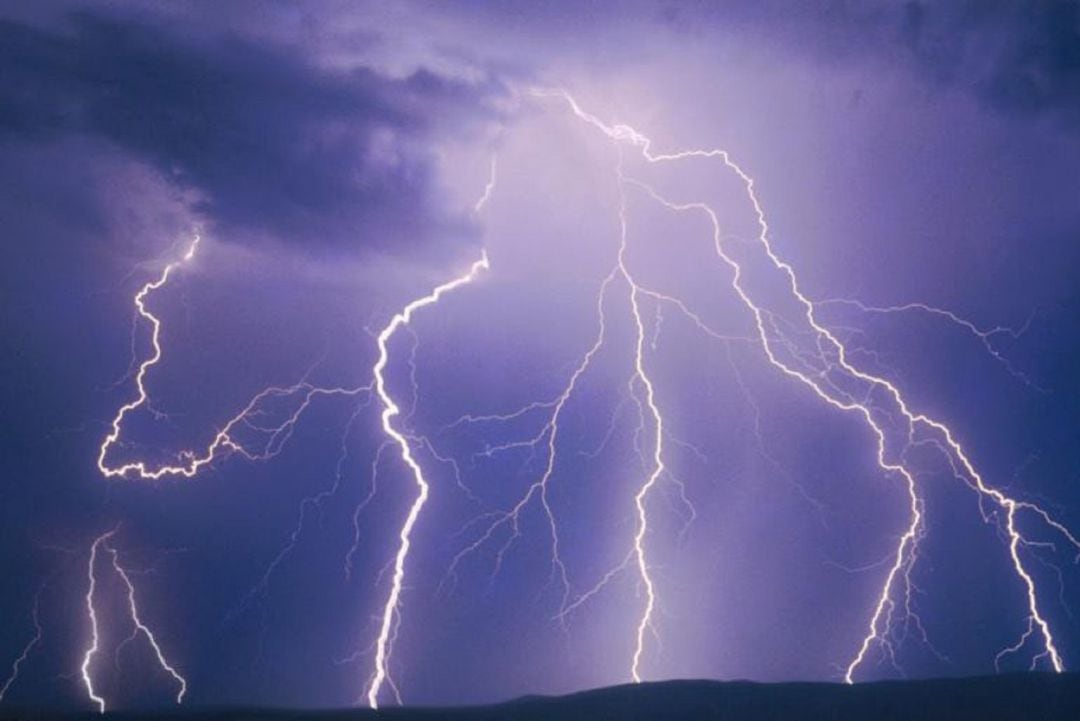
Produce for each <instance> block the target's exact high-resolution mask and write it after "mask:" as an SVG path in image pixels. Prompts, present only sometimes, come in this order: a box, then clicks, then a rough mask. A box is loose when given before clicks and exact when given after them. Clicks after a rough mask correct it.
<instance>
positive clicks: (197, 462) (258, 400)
mask: <svg viewBox="0 0 1080 721" xmlns="http://www.w3.org/2000/svg"><path fill="white" fill-rule="evenodd" d="M200 242H201V238H200V236H198V235H196V236H195V239H194V240H193V241H192V242H191V245H190V246H189V247H188V249H187V252H186V253H185V254H184V256H183V258H182V259H181V260H178V261H173V262H172V263H169V264H168V265H166V266H165V269H164V270H162V271H161V274H160V275H159V276H158V277H157V279H156V280H152V281H150V282H148V283H146V284H145V285H143V286H142V288H140V289H139V291H138V292H137V293H136V294H135V308H136V311H137V313H138V317H141V318H143V319H144V320H146V321H147V322H148V323H149V324H150V330H151V332H150V343H151V347H152V348H153V352H152V353H151V354H150V355H149V357H147V358H146V359H144V360H143V361H142V362H141V363H139V366H138V370H137V371H136V373H135V388H136V391H137V392H136V395H135V398H134V399H133V400H131V401H128V402H127V403H125V404H123V405H122V406H120V408H119V409H118V410H117V412H116V415H115V416H114V417H113V420H112V423H111V427H110V430H109V433H108V434H107V435H106V436H105V438H104V440H102V442H101V446H100V448H99V449H98V458H97V467H98V471H99V472H100V473H101V474H102V475H103V476H105V477H106V478H130V477H135V478H140V479H146V480H154V479H159V478H163V477H167V476H182V477H186V478H192V477H194V476H195V475H196V474H198V473H199V471H200V470H201V469H202V468H203V467H205V466H208V465H209V464H211V463H213V462H214V461H215V460H217V459H218V458H220V457H221V456H222V455H223V454H229V453H236V454H239V455H241V456H243V457H244V458H247V459H248V460H253V461H254V460H266V459H268V458H271V457H273V456H275V455H277V453H278V452H280V450H281V448H282V446H283V445H284V444H285V442H286V441H287V440H288V439H289V438H290V436H291V435H292V432H293V430H294V429H295V427H296V424H297V422H298V421H299V419H300V417H301V415H303V413H304V411H306V410H307V409H308V408H309V407H310V405H311V402H312V401H313V400H314V399H315V398H316V397H318V396H337V395H358V394H361V393H365V392H368V391H370V386H361V387H357V388H341V387H335V388H321V387H317V386H314V385H312V384H310V383H308V382H307V381H306V380H302V381H300V382H299V383H296V384H294V385H292V386H287V387H276V386H275V387H270V388H266V389H264V390H262V391H260V392H259V393H257V394H255V395H254V396H253V397H252V399H251V401H249V402H248V404H247V405H246V406H244V408H243V409H241V411H240V412H239V413H237V414H236V415H235V416H233V417H232V418H230V419H229V420H228V422H226V423H225V425H224V426H222V428H221V430H219V431H218V432H217V433H216V434H215V435H214V437H213V439H212V440H211V442H210V443H209V444H208V445H207V446H206V448H205V449H203V450H202V451H190V450H186V451H182V452H181V453H179V454H178V459H179V461H180V462H179V463H175V464H161V465H158V466H153V465H151V464H150V463H149V462H147V461H144V460H136V461H127V462H123V463H120V464H119V465H110V463H109V460H108V459H109V452H110V450H111V449H112V448H113V447H114V446H115V445H116V444H117V443H119V441H120V435H121V429H122V426H123V423H124V419H125V418H126V417H127V416H128V414H130V413H131V412H133V411H135V410H137V409H139V408H141V407H146V406H147V405H148V403H149V398H150V396H149V392H148V391H147V389H146V376H147V374H148V373H149V372H150V370H151V369H152V368H153V367H154V366H156V365H157V364H158V363H159V362H160V361H161V358H162V355H163V351H162V345H161V328H162V322H161V319H160V318H158V317H157V316H156V315H154V314H153V313H152V312H151V311H150V310H149V309H148V308H147V306H146V303H147V299H148V298H149V296H150V294H151V293H152V292H153V291H156V290H159V289H161V288H162V287H164V286H165V285H166V284H167V283H168V282H169V278H170V277H171V276H172V274H173V273H174V272H176V270H177V269H178V268H179V267H180V266H182V265H183V264H185V263H188V262H190V261H191V260H192V259H193V258H194V257H195V253H196V251H197V250H198V248H199V244H200ZM283 397H284V398H299V399H300V400H299V403H298V404H297V405H296V407H295V409H294V410H293V412H292V413H289V414H287V415H286V417H285V418H284V420H282V421H280V422H278V423H274V424H271V425H262V423H261V421H260V420H259V419H260V417H261V415H263V412H262V411H261V410H260V408H261V404H263V403H264V402H265V401H267V400H270V399H276V398H283ZM241 434H243V435H246V436H254V437H255V438H254V440H251V439H249V440H247V441H246V442H242V441H240V440H238V438H239V436H240V435H241Z"/></svg>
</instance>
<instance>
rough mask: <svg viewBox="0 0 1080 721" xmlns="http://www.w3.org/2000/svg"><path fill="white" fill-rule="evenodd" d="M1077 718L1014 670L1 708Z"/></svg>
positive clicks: (462, 715) (775, 718)
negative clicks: (415, 700) (218, 704)
mask: <svg viewBox="0 0 1080 721" xmlns="http://www.w3.org/2000/svg"><path fill="white" fill-rule="evenodd" d="M101 718H105V719H108V720H110V721H143V720H144V719H155V720H158V719H159V720H164V721H301V720H306V719H313V720H317V721H374V720H376V719H391V720H394V721H412V720H413V719H416V720H418V721H434V720H435V719H438V720H439V721H444V720H445V721H646V720H649V721H653V720H655V721H676V720H678V721H683V720H684V719H685V720H690V719H693V720H694V721H697V720H698V719H713V720H716V721H721V720H722V721H796V720H798V721H802V720H804V719H805V720H806V721H832V720H840V719H843V720H844V721H848V720H850V719H858V720H863V719H865V720H866V721H901V720H903V721H931V720H932V721H938V720H940V721H946V720H947V721H968V720H970V721H998V720H1001V721H1005V720H1008V721H1026V720H1028V719H1031V720H1035V719H1040V720H1041V719H1054V720H1060V721H1080V674H1062V675H1056V674H1013V675H1003V676H991V677H980V678H966V679H936V680H927V681H889V682H880V683H864V684H858V685H856V686H843V685H839V684H826V683H783V684H759V683H749V682H745V681H734V682H719V681H666V682H661V683H645V684H640V685H627V686H615V687H611V688H604V689H598V690H595V691H585V692H582V693H577V694H572V695H569V696H559V697H539V696H534V697H527V698H522V699H517V700H515V701H509V702H507V703H502V704H497V705H494V706H481V707H461V708H450V709H434V708H408V709H387V710H385V711H380V712H373V711H369V710H366V709H354V710H345V711H304V710H263V709H239V708H233V709H185V710H173V711H148V712H138V711H127V712H117V713H109V714H106V715H105V716H104V717H101V716H98V715H97V714H91V713H76V714H72V713H55V712H49V711H42V710H33V709H18V708H5V709H0V719H2V720H3V721H8V720H12V721H14V720H16V719H17V720H18V721H84V720H86V721H88V720H89V719H101Z"/></svg>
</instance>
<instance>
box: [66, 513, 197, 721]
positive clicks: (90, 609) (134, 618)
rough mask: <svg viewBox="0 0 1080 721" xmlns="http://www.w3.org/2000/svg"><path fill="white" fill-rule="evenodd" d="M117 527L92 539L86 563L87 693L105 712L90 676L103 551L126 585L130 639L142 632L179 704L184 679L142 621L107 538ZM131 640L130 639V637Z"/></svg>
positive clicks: (127, 578) (84, 667) (84, 668)
mask: <svg viewBox="0 0 1080 721" xmlns="http://www.w3.org/2000/svg"><path fill="white" fill-rule="evenodd" d="M118 530H119V527H114V528H113V529H111V530H109V531H106V532H105V533H102V534H101V535H100V536H98V537H97V538H95V539H94V542H93V543H92V544H91V545H90V558H89V561H88V562H87V566H86V576H87V589H86V613H87V617H88V619H89V622H90V644H89V646H87V648H86V651H85V653H84V654H83V662H82V666H81V667H80V671H81V673H82V680H83V685H84V686H85V687H86V694H87V696H88V697H89V699H90V701H91V702H92V703H93V704H95V705H96V706H97V708H98V711H100V712H101V713H105V710H106V704H105V698H104V697H103V696H101V695H100V694H99V693H98V692H97V691H96V690H95V687H94V679H93V675H92V673H91V672H92V667H93V662H94V658H95V656H97V654H98V652H99V651H100V650H101V631H100V623H101V622H100V620H99V618H98V611H97V606H96V605H95V598H96V595H97V588H98V575H97V566H98V554H99V553H100V552H101V550H104V551H105V552H106V553H108V554H109V556H110V558H111V567H112V569H113V572H114V573H115V574H116V576H117V577H118V578H119V579H120V580H121V581H122V582H123V584H124V588H125V598H126V601H127V608H128V615H129V616H130V618H131V622H132V623H133V624H134V626H135V630H134V631H133V633H132V638H134V637H135V636H137V635H139V634H142V635H143V636H144V637H145V638H146V641H147V643H149V644H150V648H151V649H152V650H153V652H154V656H155V658H157V661H158V664H159V665H160V666H161V668H162V669H163V670H164V671H165V672H166V673H167V674H169V676H171V677H172V679H173V680H174V681H175V682H176V685H177V691H176V703H182V702H183V700H184V694H185V693H187V680H186V679H185V678H184V677H183V676H182V675H181V674H180V672H179V671H177V670H176V668H175V667H174V666H173V665H172V664H171V663H170V662H169V661H168V659H167V658H166V657H165V653H164V652H163V651H162V650H161V644H160V643H159V642H158V639H157V637H156V636H155V635H154V632H153V631H151V630H150V627H149V626H147V625H146V624H145V623H144V622H143V620H142V614H141V613H140V611H139V604H138V601H137V600H136V592H135V584H134V583H132V580H131V575H130V574H129V573H128V571H127V570H126V569H125V568H124V567H123V566H122V565H121V564H120V555H119V552H118V551H117V550H116V549H115V548H114V547H113V546H111V545H110V541H111V540H112V538H113V536H115V535H116V532H117V531H118ZM129 640H130V639H129Z"/></svg>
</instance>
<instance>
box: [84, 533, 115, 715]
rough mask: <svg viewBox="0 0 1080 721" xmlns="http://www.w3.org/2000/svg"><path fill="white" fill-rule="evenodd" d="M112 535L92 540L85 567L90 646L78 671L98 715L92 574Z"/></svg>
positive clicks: (94, 576) (102, 707)
mask: <svg viewBox="0 0 1080 721" xmlns="http://www.w3.org/2000/svg"><path fill="white" fill-rule="evenodd" d="M114 533H116V529H115V528H114V529H113V530H111V531H108V532H106V533H103V534H102V535H100V536H98V537H97V538H95V539H94V542H93V543H92V544H91V545H90V560H89V562H88V563H87V567H86V575H87V580H88V581H89V586H88V587H87V589H86V612H87V615H88V616H89V618H90V645H89V646H88V647H87V649H86V653H85V654H84V655H83V662H82V666H81V668H80V670H81V672H82V680H83V685H84V686H86V694H87V696H89V697H90V701H91V702H93V703H94V704H95V705H96V706H97V707H98V711H99V712H100V713H105V699H104V698H102V697H101V696H98V695H97V692H96V691H94V679H93V677H92V676H91V675H90V665H91V663H93V660H94V656H95V655H96V654H97V652H98V646H99V645H100V643H101V638H100V635H99V633H98V618H97V610H96V608H95V607H94V592H95V591H96V590H97V574H96V573H95V572H94V567H95V565H96V564H97V554H98V548H99V547H100V546H101V544H102V543H104V542H105V541H106V540H107V539H108V538H109V537H110V536H112V534H114Z"/></svg>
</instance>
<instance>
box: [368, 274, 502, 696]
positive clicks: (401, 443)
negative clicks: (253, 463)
mask: <svg viewBox="0 0 1080 721" xmlns="http://www.w3.org/2000/svg"><path fill="white" fill-rule="evenodd" d="M489 267H490V265H489V263H488V257H487V253H486V252H483V253H481V256H480V260H478V261H476V262H475V263H473V264H472V266H471V267H470V268H469V271H468V272H467V273H466V274H465V275H463V276H460V277H458V278H455V279H454V280H451V281H449V282H447V283H444V284H442V285H440V286H438V287H436V288H435V290H433V291H432V292H431V293H429V294H428V295H426V296H424V297H422V298H418V299H416V300H414V301H412V302H411V303H409V304H408V305H406V306H405V308H404V309H403V310H402V311H401V312H399V313H397V314H396V315H394V317H393V318H392V319H391V320H390V322H389V323H388V324H387V325H386V327H385V328H383V329H382V331H380V332H379V335H378V338H377V345H378V349H379V355H378V359H377V360H376V361H375V365H374V367H373V368H372V374H373V375H374V378H375V393H376V395H377V396H378V397H379V400H380V401H381V402H382V406H383V412H382V416H381V419H382V428H383V431H384V432H385V433H386V435H387V436H389V437H390V438H392V439H393V441H394V442H395V443H396V444H397V446H398V448H399V449H400V450H401V460H402V461H403V462H404V463H405V465H406V466H408V468H409V470H410V471H411V472H412V476H413V480H414V481H415V483H416V487H417V495H416V498H415V499H414V500H413V503H412V506H411V507H410V508H409V513H408V515H407V516H406V517H405V522H404V524H402V526H401V530H400V531H399V533H398V538H399V540H400V545H399V546H398V551H397V554H396V555H395V557H394V574H393V577H392V580H391V586H390V594H389V595H388V596H387V599H386V605H385V606H384V607H383V612H382V622H381V624H380V627H379V636H378V640H377V641H376V644H375V673H374V675H373V676H372V678H371V683H370V684H369V686H368V689H367V701H368V705H369V706H371V708H378V705H379V690H380V689H381V688H382V684H383V682H385V681H386V680H387V678H388V674H389V672H388V670H387V665H388V662H389V657H390V651H391V645H392V644H391V632H392V628H393V626H394V618H395V617H396V616H399V615H400V613H401V608H400V606H401V588H402V584H403V583H404V581H405V562H406V560H407V559H408V557H409V548H410V546H411V543H412V540H411V537H412V530H413V526H415V525H416V521H417V519H419V517H420V511H421V510H422V509H423V507H424V504H425V503H426V502H427V499H428V494H429V492H430V486H429V485H428V482H427V479H425V478H424V470H423V469H422V468H421V467H420V463H419V462H418V461H417V460H416V458H415V457H414V455H413V450H412V447H411V446H410V445H409V440H408V439H407V438H406V437H405V435H404V434H403V433H401V431H399V430H398V429H397V428H395V427H394V423H393V419H394V417H395V416H397V415H398V414H399V413H401V409H400V408H399V407H398V405H397V403H395V402H394V399H393V397H391V395H390V392H389V390H387V387H386V377H385V374H384V373H385V371H386V365H387V363H389V362H390V351H389V347H388V346H389V343H390V339H391V338H392V337H393V335H394V333H395V332H397V330H398V329H400V328H402V327H404V326H406V325H408V324H409V322H410V321H411V320H412V316H413V314H414V313H415V312H416V311H418V310H420V309H421V308H424V307H427V306H429V305H434V304H435V303H438V302H439V299H440V298H442V296H443V295H445V294H446V293H449V292H450V291H453V290H454V289H456V288H459V287H461V286H463V285H466V284H468V283H471V282H472V281H473V280H475V279H476V277H477V276H478V275H479V274H480V271H482V270H487V269H488V268H489Z"/></svg>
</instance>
